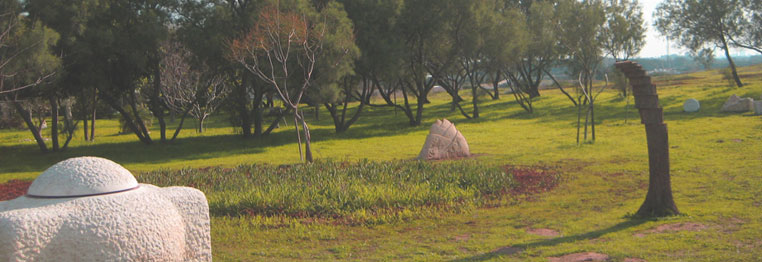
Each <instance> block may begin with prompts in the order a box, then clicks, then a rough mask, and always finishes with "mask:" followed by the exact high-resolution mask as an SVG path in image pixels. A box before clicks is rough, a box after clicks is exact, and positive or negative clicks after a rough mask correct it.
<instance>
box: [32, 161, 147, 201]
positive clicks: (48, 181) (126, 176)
mask: <svg viewBox="0 0 762 262" xmlns="http://www.w3.org/2000/svg"><path fill="white" fill-rule="evenodd" d="M137 187H138V181H137V180H135V177H134V176H132V174H131V173H130V171H128V170H127V169H125V168H124V167H122V166H121V165H119V164H117V163H114V162H113V161H111V160H108V159H105V158H99V157H77V158H70V159H67V160H64V161H61V162H58V163H57V164H55V165H53V166H51V167H50V168H48V169H47V170H45V172H42V174H40V176H38V177H37V179H35V180H34V182H32V185H30V186H29V190H28V191H27V196H31V197H39V198H46V197H48V198H50V197H77V196H92V195H102V194H108V193H118V192H123V191H127V190H132V189H136V188H137Z"/></svg>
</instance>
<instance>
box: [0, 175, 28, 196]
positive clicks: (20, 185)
mask: <svg viewBox="0 0 762 262" xmlns="http://www.w3.org/2000/svg"><path fill="white" fill-rule="evenodd" d="M31 184H32V181H20V180H11V181H8V183H5V184H0V201H5V200H11V199H14V198H17V197H20V196H23V195H24V194H26V190H27V189H28V188H29V185H31Z"/></svg>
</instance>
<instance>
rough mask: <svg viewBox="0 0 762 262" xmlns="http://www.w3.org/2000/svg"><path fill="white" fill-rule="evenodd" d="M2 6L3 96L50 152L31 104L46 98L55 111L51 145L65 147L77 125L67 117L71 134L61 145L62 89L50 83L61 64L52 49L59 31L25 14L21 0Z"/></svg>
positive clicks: (55, 148) (5, 0) (1, 0)
mask: <svg viewBox="0 0 762 262" xmlns="http://www.w3.org/2000/svg"><path fill="white" fill-rule="evenodd" d="M0 10H2V12H3V13H0V96H2V98H3V99H4V100H5V101H8V102H9V103H11V104H12V105H13V106H14V108H15V109H16V112H18V113H19V115H20V116H21V118H22V119H23V120H24V123H25V124H26V126H27V128H28V129H29V131H30V132H31V133H32V135H33V137H34V139H35V141H36V142H37V145H38V146H39V148H40V150H41V151H43V152H47V151H48V147H47V144H46V143H45V140H44V139H43V137H42V134H41V129H42V127H41V125H36V124H35V123H34V122H33V120H32V112H31V110H30V109H29V108H28V107H29V105H30V104H29V102H30V101H32V100H47V101H48V102H49V103H50V107H48V108H49V109H50V110H51V113H52V114H53V121H52V123H51V128H50V130H51V140H52V141H51V142H52V148H51V149H52V150H53V151H60V150H63V149H65V148H66V147H67V145H68V143H69V141H71V137H72V135H73V128H74V127H73V126H72V125H69V124H70V123H71V122H69V121H65V123H66V128H65V129H64V131H65V133H66V134H67V135H68V137H67V139H66V142H65V143H64V145H63V146H62V147H61V146H59V141H58V134H59V130H58V118H57V113H58V112H57V110H58V102H60V98H59V97H57V96H56V94H61V92H62V91H61V90H56V89H55V86H54V85H51V83H53V82H54V81H55V79H54V78H53V77H52V76H53V74H54V73H55V72H56V71H57V70H59V66H60V59H59V58H58V57H57V56H55V55H54V53H53V50H52V47H53V45H54V44H55V42H56V41H57V40H58V38H59V34H57V33H56V32H54V31H53V30H51V29H50V28H47V27H45V26H44V25H43V24H42V23H40V22H38V21H35V20H34V19H31V18H29V17H27V16H25V15H22V8H21V6H20V4H19V2H18V1H15V0H0ZM24 100H26V101H27V103H24ZM67 120H68V119H67Z"/></svg>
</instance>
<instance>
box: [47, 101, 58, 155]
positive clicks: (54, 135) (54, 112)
mask: <svg viewBox="0 0 762 262" xmlns="http://www.w3.org/2000/svg"><path fill="white" fill-rule="evenodd" d="M48 101H50V115H51V117H52V119H51V121H50V122H51V123H50V124H51V125H50V142H51V144H52V146H53V152H58V151H59V150H60V147H59V144H58V98H56V97H55V96H50V97H48Z"/></svg>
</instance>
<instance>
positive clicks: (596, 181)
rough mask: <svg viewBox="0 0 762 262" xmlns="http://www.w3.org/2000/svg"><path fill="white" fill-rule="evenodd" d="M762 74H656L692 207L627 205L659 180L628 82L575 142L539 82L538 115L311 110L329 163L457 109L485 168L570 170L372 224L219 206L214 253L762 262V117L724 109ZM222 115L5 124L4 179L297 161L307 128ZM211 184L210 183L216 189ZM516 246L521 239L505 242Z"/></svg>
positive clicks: (507, 104)
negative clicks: (530, 186) (495, 199)
mask: <svg viewBox="0 0 762 262" xmlns="http://www.w3.org/2000/svg"><path fill="white" fill-rule="evenodd" d="M760 72H762V66H753V67H745V68H741V71H740V74H741V75H745V76H747V77H744V78H743V79H742V80H743V81H744V82H745V83H746V86H745V87H743V88H734V87H729V86H728V84H727V81H724V80H722V78H721V77H722V75H721V74H720V73H718V71H717V70H713V71H706V72H699V73H694V74H689V75H682V76H665V77H658V78H656V85H657V86H658V92H659V96H660V102H661V105H662V106H663V107H664V114H665V122H666V123H667V124H668V129H669V139H670V160H671V173H672V188H673V192H674V197H675V202H676V203H677V206H678V208H679V209H680V211H681V212H682V213H683V215H681V216H676V217H670V218H665V219H659V220H633V219H630V218H629V217H628V214H632V213H633V212H635V211H636V210H637V208H638V207H639V205H640V204H641V203H642V201H643V198H644V197H645V193H646V190H647V186H648V162H647V148H646V143H645V141H646V140H645V132H644V130H643V126H642V124H640V121H639V119H637V118H638V115H637V112H636V111H635V110H634V109H632V108H630V110H629V114H626V113H625V110H624V108H625V104H626V102H625V100H623V99H621V98H619V97H618V95H617V94H616V93H615V92H613V91H607V92H604V93H603V94H602V95H601V96H600V97H599V98H598V100H597V102H596V118H597V122H596V123H597V129H596V131H597V136H598V137H597V140H596V142H595V143H591V144H590V143H589V144H582V145H577V144H576V143H575V134H576V129H575V125H576V109H575V108H574V107H573V106H572V104H571V103H570V102H569V101H568V99H567V98H566V97H565V96H563V95H562V94H561V93H560V92H558V91H556V90H543V91H542V96H541V97H540V98H539V99H538V100H537V101H535V108H536V112H535V113H534V114H527V113H525V112H524V111H523V110H522V109H521V108H520V107H519V106H518V105H517V104H516V103H515V102H513V101H512V98H511V97H510V95H509V94H504V95H503V98H502V99H501V100H495V101H492V100H487V99H484V100H482V103H481V104H480V105H481V106H482V107H481V109H482V112H481V113H482V114H481V118H479V119H471V120H467V119H464V118H463V117H462V116H460V114H459V113H458V112H451V111H450V110H449V104H448V103H449V101H450V100H449V99H448V97H447V96H446V95H445V94H437V95H434V96H433V97H432V99H431V101H432V103H431V104H427V105H426V110H425V111H424V115H425V116H426V119H424V124H423V125H422V126H420V127H408V126H407V124H406V122H407V121H406V120H405V119H404V116H403V115H402V114H401V113H400V112H397V115H396V116H395V113H394V109H392V108H371V109H369V111H368V112H367V114H365V115H363V117H362V118H360V120H359V121H358V123H357V124H356V125H355V126H353V127H352V128H350V130H349V131H347V132H346V133H344V134H335V133H333V130H332V123H331V121H330V119H329V117H328V115H327V114H325V112H324V110H323V111H322V112H321V115H320V120H319V121H316V120H314V119H312V120H311V121H310V122H309V123H310V125H311V128H312V130H313V131H314V133H313V136H312V137H313V141H314V143H313V149H314V150H315V152H314V153H315V156H316V157H317V158H318V159H333V162H328V163H342V162H348V163H352V164H354V163H356V162H357V161H359V160H362V159H369V160H371V162H379V163H384V161H398V160H403V161H408V160H410V159H413V158H414V157H415V156H416V155H417V154H418V152H419V150H420V147H421V146H422V145H423V142H424V139H425V137H426V134H427V132H428V125H429V124H431V123H433V122H434V121H435V120H436V119H438V118H448V119H450V120H451V121H453V122H454V123H455V124H456V126H457V128H458V129H459V130H460V131H461V132H462V133H463V135H464V136H465V137H466V139H467V140H468V143H469V146H470V147H471V151H472V153H474V154H476V155H477V157H476V158H474V159H472V161H475V162H478V165H483V166H484V167H485V168H488V169H491V168H499V167H501V166H504V165H508V164H511V165H554V166H558V167H560V172H561V176H562V181H563V182H562V183H561V184H560V185H559V186H558V187H557V188H556V189H555V190H553V191H551V192H549V193H544V194H539V195H532V196H529V197H526V198H521V199H520V201H509V202H502V203H500V205H496V206H491V205H488V206H485V207H482V208H468V209H464V210H462V211H461V212H447V211H438V210H435V209H429V208H420V209H417V208H411V209H410V210H411V211H410V213H412V214H411V215H410V217H411V218H414V219H408V220H406V219H400V218H395V219H390V220H389V221H388V222H391V223H387V222H386V221H382V222H384V223H376V224H373V223H367V224H366V225H361V226H358V225H354V224H344V223H332V222H331V221H332V220H331V219H328V220H326V221H316V222H309V221H305V220H304V219H300V218H297V217H294V216H288V215H246V214H244V215H232V216H231V215H219V214H216V215H213V216H212V241H213V243H212V244H213V252H214V256H215V260H221V261H273V260H276V261H281V260H286V261H291V260H375V261H392V260H395V261H396V260H414V261H421V260H424V261H485V260H503V261H546V260H547V259H546V258H547V257H552V256H560V255H564V254H569V253H574V252H599V253H605V254H608V255H609V256H611V257H612V260H613V261H623V260H624V259H625V258H641V259H645V260H647V261H758V260H759V258H760V257H762V241H760V239H762V172H760V170H762V117H760V116H754V115H752V114H751V113H740V114H739V113H722V112H719V109H720V107H721V106H722V103H723V102H724V101H725V100H726V99H727V98H728V97H729V96H730V95H732V94H737V95H739V96H742V97H753V98H755V99H757V98H760V95H762V81H761V80H762V77H760V76H759V73H760ZM688 98H696V99H698V100H699V101H700V102H701V107H702V108H701V111H700V112H698V113H685V112H682V103H683V101H685V99H688ZM466 99H468V96H467V95H466ZM630 105H632V101H631V104H630ZM469 109H470V107H468V106H466V110H469ZM307 114H308V115H309V113H307ZM626 119H627V121H626V122H625V120H626ZM212 121H213V122H212V123H211V124H210V127H209V129H208V130H209V132H208V133H205V134H196V133H195V132H194V131H193V130H192V127H191V128H189V129H187V130H184V131H183V133H182V134H181V138H180V140H178V141H177V142H176V143H172V144H163V145H162V144H158V145H152V146H144V145H141V144H140V143H138V142H136V139H135V138H134V136H132V135H129V134H128V135H117V134H116V133H117V130H116V124H115V121H101V122H100V124H99V129H98V130H97V131H96V132H97V141H96V142H95V143H86V142H82V141H81V139H80V138H78V137H77V138H75V140H74V141H73V144H72V148H71V149H70V150H69V151H68V152H65V153H63V154H40V153H38V152H37V149H36V147H35V145H34V143H33V142H31V141H27V140H26V139H29V138H31V136H30V135H29V134H28V133H27V132H26V131H9V130H2V131H0V147H2V148H0V182H3V181H6V180H8V179H12V178H21V179H32V178H34V177H35V176H36V175H37V174H39V172H41V171H43V170H44V169H45V168H46V167H48V166H50V165H52V164H54V163H55V162H57V161H60V160H62V159H64V158H67V157H72V156H80V155H96V156H102V157H107V158H111V159H113V160H115V161H117V162H119V163H122V164H123V165H125V166H126V167H127V168H128V169H130V170H131V171H133V173H135V174H138V173H141V174H140V179H141V182H143V181H154V179H155V180H160V178H153V177H150V176H151V174H156V175H158V174H159V173H155V172H154V173H151V172H150V171H153V170H157V169H169V170H175V171H166V172H170V173H171V172H179V171H177V170H178V169H182V168H186V167H190V168H205V167H209V166H214V167H213V168H211V169H210V170H214V169H215V168H217V167H219V168H220V170H221V172H219V174H218V175H221V174H223V173H224V172H222V171H224V169H225V168H237V167H238V166H241V165H243V167H248V166H259V165H261V164H264V163H267V164H270V165H274V166H272V167H271V168H276V167H275V166H277V165H283V164H294V163H296V162H298V151H297V149H296V146H295V142H294V140H295V134H294V132H293V130H291V129H289V128H281V129H278V130H277V131H276V132H275V133H274V134H273V135H272V136H270V137H267V138H261V139H241V138H239V137H238V136H237V135H235V133H234V132H233V129H232V128H230V127H229V125H228V124H227V123H226V121H225V120H224V119H223V118H215V119H212ZM153 133H154V134H156V131H155V130H154V131H153ZM447 163H449V162H444V164H447ZM324 164H325V163H324ZM144 172H145V173H144ZM143 173H144V174H143ZM209 173H210V174H211V173H213V172H209ZM199 175H200V173H199ZM199 179H201V178H199ZM177 183H178V184H182V183H185V182H177ZM188 185H191V184H190V183H189V184H188ZM197 186H199V187H202V185H197ZM224 186H228V187H236V185H224ZM239 187H241V189H239V190H240V192H245V191H247V190H248V189H247V188H246V186H245V185H240V186H239ZM207 192H210V191H207ZM214 194H216V193H214V192H210V200H211V196H212V195H214ZM229 198H231V199H236V198H238V197H236V196H232V195H231V196H230V197H229ZM273 198H274V197H273ZM239 199H241V198H239ZM215 201H216V200H215ZM220 201H222V200H220ZM406 216H407V215H406ZM684 222H691V223H700V224H703V225H706V226H707V228H706V229H703V230H701V231H680V232H665V233H644V232H647V231H648V230H650V229H653V228H655V227H657V226H659V225H663V224H672V223H684ZM370 224H372V225H370ZM531 228H548V229H553V230H556V231H558V232H560V235H559V236H558V237H542V236H536V235H532V234H529V233H527V230H528V229H531ZM640 234H643V235H642V236H641V235H640ZM506 246H515V247H521V248H523V250H522V251H521V252H519V253H517V254H501V253H500V252H493V251H496V250H498V249H499V248H501V247H506Z"/></svg>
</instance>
